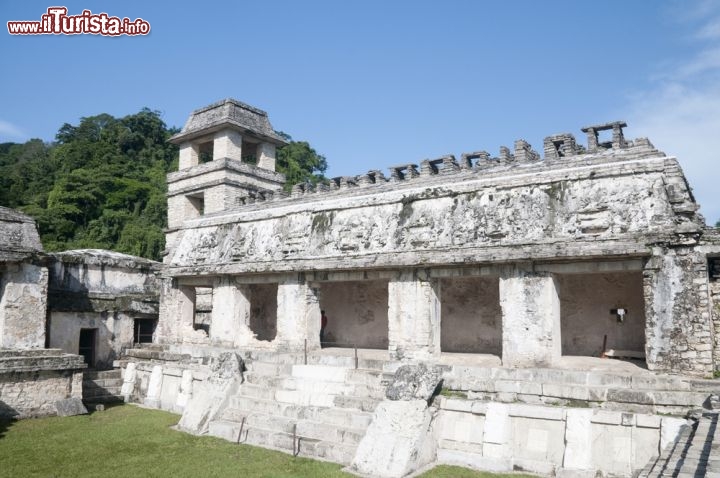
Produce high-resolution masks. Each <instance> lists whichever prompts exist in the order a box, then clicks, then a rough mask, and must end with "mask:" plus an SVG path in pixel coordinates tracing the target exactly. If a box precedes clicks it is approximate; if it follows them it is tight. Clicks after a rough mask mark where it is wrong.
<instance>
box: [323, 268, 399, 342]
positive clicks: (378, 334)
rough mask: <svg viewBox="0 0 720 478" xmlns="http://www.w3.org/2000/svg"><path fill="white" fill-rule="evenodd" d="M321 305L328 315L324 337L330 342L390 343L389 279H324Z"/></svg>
mask: <svg viewBox="0 0 720 478" xmlns="http://www.w3.org/2000/svg"><path fill="white" fill-rule="evenodd" d="M320 308H321V309H324V310H325V312H326V314H327V316H328V325H327V329H326V331H325V341H326V342H330V345H341V346H342V345H350V346H351V345H355V346H358V347H362V348H377V349H387V347H388V282H387V281H385V280H373V281H348V282H323V283H322V284H321V286H320Z"/></svg>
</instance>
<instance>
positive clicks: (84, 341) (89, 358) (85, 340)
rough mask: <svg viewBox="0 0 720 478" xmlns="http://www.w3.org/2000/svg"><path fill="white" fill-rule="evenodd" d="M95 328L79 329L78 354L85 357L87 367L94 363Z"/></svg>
mask: <svg viewBox="0 0 720 478" xmlns="http://www.w3.org/2000/svg"><path fill="white" fill-rule="evenodd" d="M96 335H97V329H80V346H79V347H78V354H79V355H82V356H83V357H85V363H86V364H88V367H92V366H93V365H94V364H95V337H96Z"/></svg>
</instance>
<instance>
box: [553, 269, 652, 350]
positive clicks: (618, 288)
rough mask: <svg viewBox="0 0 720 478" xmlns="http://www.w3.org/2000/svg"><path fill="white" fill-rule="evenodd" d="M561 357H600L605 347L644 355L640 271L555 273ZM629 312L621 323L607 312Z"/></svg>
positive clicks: (643, 321) (643, 313)
mask: <svg viewBox="0 0 720 478" xmlns="http://www.w3.org/2000/svg"><path fill="white" fill-rule="evenodd" d="M556 279H557V283H558V295H559V296H560V321H561V329H562V330H561V334H562V354H563V355H586V356H592V357H599V356H600V354H601V352H602V351H603V350H602V346H603V336H604V335H607V348H608V349H616V350H618V349H619V350H630V351H638V352H642V353H643V354H644V353H645V302H644V296H643V278H642V272H639V271H638V272H621V273H606V274H558V275H557V276H556ZM617 308H625V309H627V310H628V314H627V315H626V317H625V319H624V321H623V322H618V319H617V316H616V315H613V314H611V313H610V309H617Z"/></svg>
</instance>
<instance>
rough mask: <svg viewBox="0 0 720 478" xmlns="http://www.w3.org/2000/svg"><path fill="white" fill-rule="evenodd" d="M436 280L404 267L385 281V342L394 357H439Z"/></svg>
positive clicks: (438, 296) (437, 287)
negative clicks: (386, 336)
mask: <svg viewBox="0 0 720 478" xmlns="http://www.w3.org/2000/svg"><path fill="white" fill-rule="evenodd" d="M440 293H441V291H440V281H439V280H437V279H431V278H430V277H429V274H428V273H427V272H426V271H414V270H405V271H402V272H401V273H400V274H399V276H398V277H397V278H396V279H393V280H391V281H390V282H389V284H388V342H389V352H390V356H391V357H393V358H396V359H403V358H409V359H414V360H426V359H430V358H437V357H439V356H440Z"/></svg>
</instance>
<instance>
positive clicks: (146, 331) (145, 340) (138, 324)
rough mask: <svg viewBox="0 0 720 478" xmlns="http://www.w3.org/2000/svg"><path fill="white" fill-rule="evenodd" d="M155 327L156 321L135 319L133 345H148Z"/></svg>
mask: <svg viewBox="0 0 720 478" xmlns="http://www.w3.org/2000/svg"><path fill="white" fill-rule="evenodd" d="M155 326H157V319H135V333H134V334H133V343H136V344H150V343H152V340H153V334H154V333H155Z"/></svg>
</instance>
